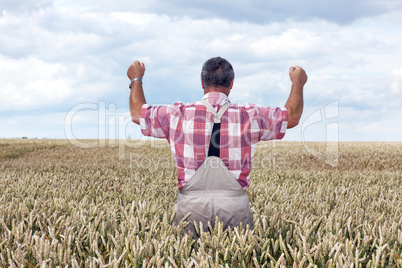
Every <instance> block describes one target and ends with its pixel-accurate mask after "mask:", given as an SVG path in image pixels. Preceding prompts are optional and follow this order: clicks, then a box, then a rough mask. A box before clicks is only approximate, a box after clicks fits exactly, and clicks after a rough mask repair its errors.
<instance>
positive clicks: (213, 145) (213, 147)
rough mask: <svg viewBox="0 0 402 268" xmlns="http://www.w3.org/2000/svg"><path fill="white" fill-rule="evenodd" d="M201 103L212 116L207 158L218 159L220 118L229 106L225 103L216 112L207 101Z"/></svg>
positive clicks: (228, 103)
mask: <svg viewBox="0 0 402 268" xmlns="http://www.w3.org/2000/svg"><path fill="white" fill-rule="evenodd" d="M201 102H202V103H203V104H204V105H205V106H206V107H207V109H208V111H210V112H211V113H212V114H213V115H214V116H215V118H214V126H213V128H212V132H211V140H210V142H209V148H208V156H216V157H219V144H220V141H221V134H220V132H221V117H222V115H223V114H224V113H225V112H226V110H227V109H228V108H229V106H230V105H231V103H230V102H227V103H225V104H224V105H223V106H222V107H221V109H220V110H219V112H216V110H215V109H214V107H212V105H211V104H210V103H209V102H208V101H207V100H201Z"/></svg>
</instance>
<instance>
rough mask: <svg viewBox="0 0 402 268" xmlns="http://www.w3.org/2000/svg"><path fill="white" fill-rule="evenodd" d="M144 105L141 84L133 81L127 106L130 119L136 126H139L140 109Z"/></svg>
mask: <svg viewBox="0 0 402 268" xmlns="http://www.w3.org/2000/svg"><path fill="white" fill-rule="evenodd" d="M145 103H146V100H145V96H144V91H143V90H142V83H141V82H140V81H135V82H134V83H133V84H132V85H131V93H130V101H129V106H130V113H131V119H132V120H133V122H134V123H136V124H140V114H141V107H142V105H144V104H145Z"/></svg>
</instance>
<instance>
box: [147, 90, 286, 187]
mask: <svg viewBox="0 0 402 268" xmlns="http://www.w3.org/2000/svg"><path fill="white" fill-rule="evenodd" d="M203 99H204V100H207V101H208V102H209V103H210V104H211V105H212V107H213V108H214V109H216V111H219V109H220V108H221V107H222V106H223V105H224V104H225V103H227V102H228V101H229V99H228V97H227V96H226V95H225V94H223V93H220V92H210V93H207V94H205V96H204V98H203ZM140 123H141V130H142V133H143V134H144V135H146V136H153V137H157V138H166V139H167V140H168V141H169V143H170V147H171V150H172V154H173V157H174V160H175V162H176V166H177V174H178V182H179V189H180V190H181V188H182V187H183V186H184V185H185V184H186V183H187V182H188V181H189V180H190V179H191V177H192V176H193V175H194V173H195V172H196V170H197V169H198V168H199V167H200V166H201V165H202V163H203V162H204V160H205V159H206V158H207V154H208V148H209V143H210V140H211V132H212V128H213V124H214V115H213V114H212V113H211V112H210V111H208V109H207V107H206V106H205V105H204V104H203V103H202V102H201V101H198V102H194V103H187V104H183V103H181V102H177V103H175V104H173V105H167V106H149V105H144V107H143V108H142V110H141V119H140ZM286 127H287V111H286V109H280V108H275V109H271V108H269V107H265V108H262V107H258V106H256V105H253V104H247V103H246V104H243V105H237V104H231V105H230V106H229V108H228V109H227V111H226V112H225V113H224V114H223V116H222V118H221V123H220V144H219V148H220V156H219V157H220V158H221V160H222V161H223V163H224V164H225V166H226V167H227V169H228V170H229V171H230V172H231V173H232V175H233V177H235V178H236V179H237V180H238V182H239V183H240V185H241V186H242V187H243V188H248V187H249V186H250V179H249V173H250V170H251V162H252V158H253V154H254V149H255V146H256V144H257V143H258V142H259V141H260V140H272V139H281V138H282V137H283V136H284V135H285V131H286Z"/></svg>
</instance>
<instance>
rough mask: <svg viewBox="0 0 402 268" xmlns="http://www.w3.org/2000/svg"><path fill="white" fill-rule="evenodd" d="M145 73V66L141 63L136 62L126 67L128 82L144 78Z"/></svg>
mask: <svg viewBox="0 0 402 268" xmlns="http://www.w3.org/2000/svg"><path fill="white" fill-rule="evenodd" d="M144 73H145V65H144V63H143V62H139V61H138V60H136V61H135V62H134V63H133V64H131V65H130V67H128V70H127V76H128V78H129V79H130V80H133V79H134V78H141V79H142V77H143V76H144Z"/></svg>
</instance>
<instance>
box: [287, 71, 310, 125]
mask: <svg viewBox="0 0 402 268" xmlns="http://www.w3.org/2000/svg"><path fill="white" fill-rule="evenodd" d="M289 76H290V80H292V88H291V90H290V94H289V99H288V101H287V102H286V104H285V108H286V109H287V110H288V128H292V127H295V126H297V125H298V124H299V121H300V117H301V115H302V113H303V105H304V104H303V87H304V84H306V82H307V74H306V72H305V71H304V70H303V68H301V67H299V66H295V67H290V68H289Z"/></svg>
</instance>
